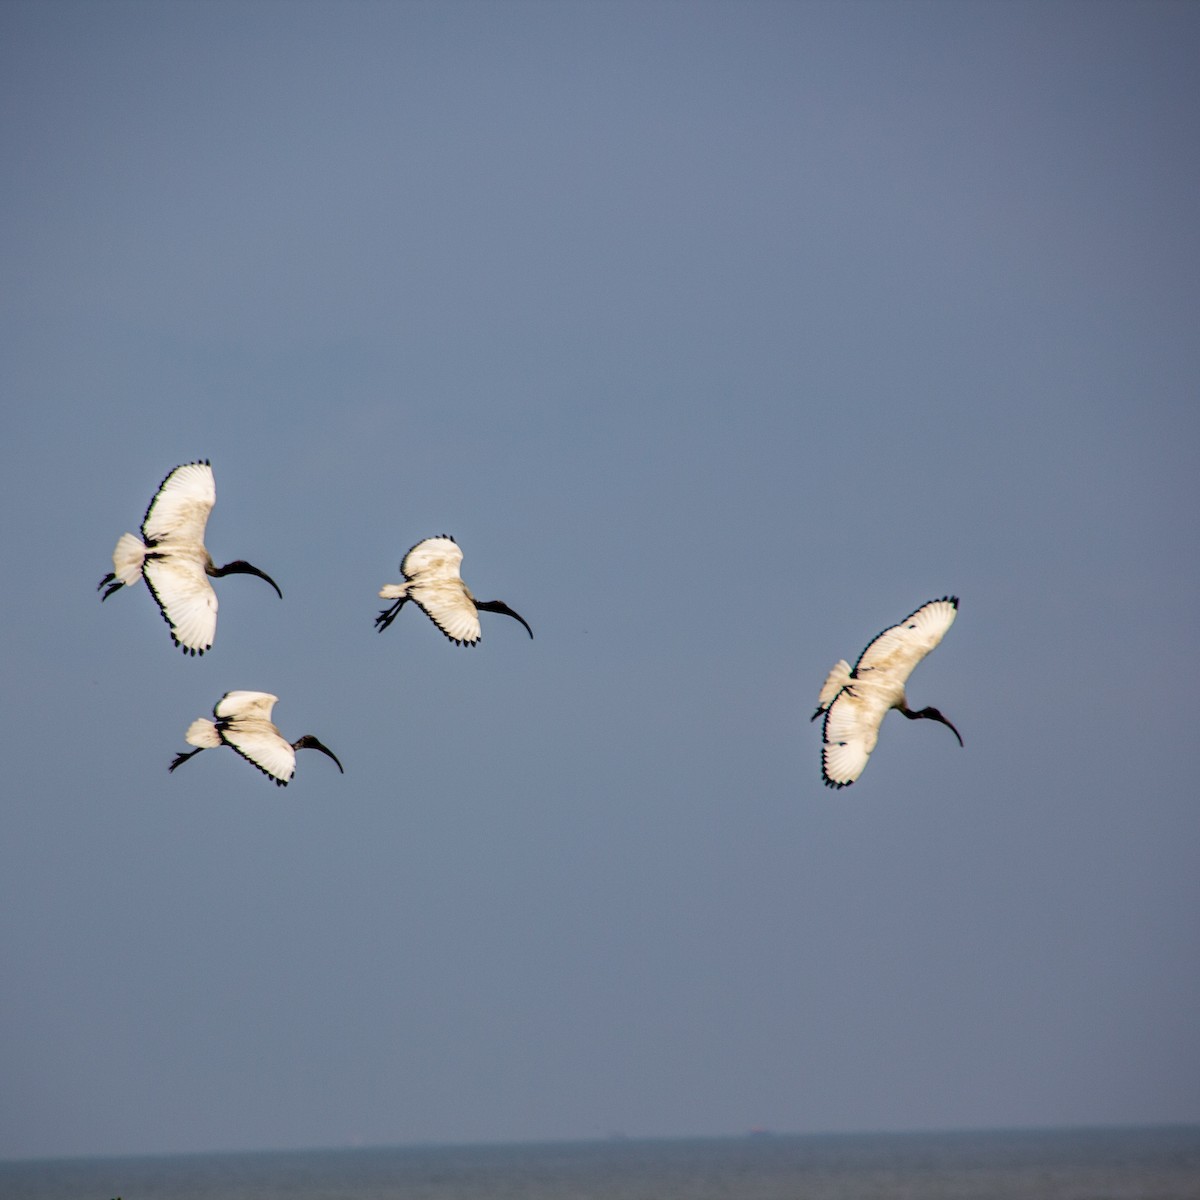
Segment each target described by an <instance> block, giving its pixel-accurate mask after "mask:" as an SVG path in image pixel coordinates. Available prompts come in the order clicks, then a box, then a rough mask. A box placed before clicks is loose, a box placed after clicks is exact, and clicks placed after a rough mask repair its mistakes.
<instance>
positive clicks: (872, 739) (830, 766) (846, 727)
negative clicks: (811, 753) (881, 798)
mask: <svg viewBox="0 0 1200 1200" xmlns="http://www.w3.org/2000/svg"><path fill="white" fill-rule="evenodd" d="M887 710H888V705H887V703H886V696H884V695H882V694H880V693H878V692H877V691H875V690H874V689H870V690H867V689H863V690H862V691H860V690H859V687H857V686H856V685H855V684H854V682H853V680H851V682H850V685H849V686H848V687H843V688H842V690H841V691H840V692H839V693H838V694H837V697H836V698H835V699H834V701H833V703H832V704H831V705H830V706H829V711H828V712H827V713H826V714H825V725H824V729H823V735H822V736H823V739H824V743H825V744H824V745H823V746H822V747H821V771H822V774H823V775H824V777H825V782H826V783H827V784H828V785H829V786H830V787H835V788H841V787H847V786H849V785H850V784H852V783H853V782H854V781H855V780H856V779H857V778H858V777H859V776H860V775H861V774H862V773H863V768H864V767H865V766H866V765H867V759H869V758H870V757H871V751H872V750H874V749H875V743H876V742H878V741H879V726H880V724H881V723H882V721H883V718H884V716H885V714H886V713H887Z"/></svg>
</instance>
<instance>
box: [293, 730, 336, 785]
mask: <svg viewBox="0 0 1200 1200" xmlns="http://www.w3.org/2000/svg"><path fill="white" fill-rule="evenodd" d="M292 749H293V750H320V752H321V753H322V754H324V755H325V756H326V757H328V758H332V759H333V761H334V762H335V763H337V769H338V770H339V771H341V772H342V774H343V775H345V773H346V772H345V770H344V769H343V768H342V764H341V762H340V761H339V760H338V756H337V755H336V754H334V752H333V751H332V750H330V748H329V747H328V746H326V745H325V744H324V743H323V742H319V741H318V740H317V739H316V738H315V737H313V735H312V734H311V733H306V734H305V735H304V736H303V737H302V738H300V739H298V740H297V741H294V742H293V743H292Z"/></svg>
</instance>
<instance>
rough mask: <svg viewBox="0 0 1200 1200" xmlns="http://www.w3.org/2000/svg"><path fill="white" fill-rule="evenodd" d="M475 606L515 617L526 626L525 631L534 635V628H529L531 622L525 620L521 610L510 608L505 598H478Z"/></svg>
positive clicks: (531, 635) (485, 610)
mask: <svg viewBox="0 0 1200 1200" xmlns="http://www.w3.org/2000/svg"><path fill="white" fill-rule="evenodd" d="M475 607H476V608H478V609H482V610H483V611H484V612H494V613H504V615H505V616H508V617H515V618H516V619H517V620H518V621H520V622H521V624H522V625H524V626H525V632H526V633H527V634H529V636H530V637H533V630H532V629H530V628H529V622H528V621H526V620H525V618H524V617H523V616H521V614H520V613H519V612H515V611H514V610H513V609H511V608H509V607H508V605H507V604H505V603H504V601H503V600H476V601H475Z"/></svg>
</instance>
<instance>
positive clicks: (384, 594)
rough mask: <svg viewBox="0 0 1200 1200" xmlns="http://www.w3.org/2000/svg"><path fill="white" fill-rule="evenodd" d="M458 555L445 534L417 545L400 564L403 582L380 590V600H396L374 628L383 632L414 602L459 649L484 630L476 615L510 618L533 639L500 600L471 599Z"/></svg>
mask: <svg viewBox="0 0 1200 1200" xmlns="http://www.w3.org/2000/svg"><path fill="white" fill-rule="evenodd" d="M462 556H463V553H462V551H461V550H460V549H459V548H458V544H457V543H456V542H455V540H454V539H453V538H452V537H450V536H449V535H448V534H443V535H442V536H441V537H431V538H426V539H425V540H424V541H423V542H418V543H417V544H416V545H415V546H414V547H413V548H412V549H411V550H410V551H409V552H408V553H407V554H406V555H405V556H404V561H403V562H402V563H401V564H400V573H401V574H402V575H403V576H404V582H403V583H389V584H385V585H384V586H383V587H382V588H380V589H379V597H380V599H381V600H395V601H396V603H395V604H393V605H392V606H391V608H385V609H384V610H383V612H381V613H380V614H379V616H377V617H376V618H375V628H376V629H378V630H379V632H380V633H382V632H383V631H384V630H385V629H386V628H387V627H388V626H389V625H390V624H391V623H392V622H393V621H394V620H395V619H396V616H397V614H398V613H399V612H400V610H401V609H402V608H403V607H404V603H405V601H406V600H415V601H416V603H417V605H418V606H419V607H420V608H421V609H422V610H423V611H424V613H425V615H426V616H427V617H428V618H429V619H430V620H431V621H432V622H433V623H434V624H435V625H436V626H437V627H438V628H439V629H440V630H441V631H442V632H443V633H444V634H445V635H446V636H447V637H448V638H449V639H450V640H451V641H452V642H456V643H457V644H458V645H460V646H474V645H475V643H476V642H477V641H479V639H480V637H482V636H483V631H482V630H481V629H480V627H479V613H480V611H483V612H496V613H505V614H507V615H508V616H510V617H515V618H516V619H517V620H518V621H520V622H521V624H522V625H524V626H525V630H526V632H527V633H528V634H529V636H530V637H533V630H532V629H530V628H529V622H528V621H526V620H525V618H524V617H523V616H521V614H520V613H516V612H513V610H512V609H511V608H509V607H508V605H507V604H505V603H504V601H503V600H476V599H475V597H474V596H472V595H471V590H470V588H468V587H467V585H466V584H465V583H463V581H462V576H461V575H460V574H459V573H458V564H459V563H461V562H462Z"/></svg>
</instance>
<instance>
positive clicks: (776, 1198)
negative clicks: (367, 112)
mask: <svg viewBox="0 0 1200 1200" xmlns="http://www.w3.org/2000/svg"><path fill="white" fill-rule="evenodd" d="M116 1196H120V1197H122V1200H282V1198H283V1197H288V1198H289V1200H351V1198H354V1200H485V1198H486V1200H518V1198H519V1200H870V1198H872V1197H881V1198H882V1197H887V1198H889V1200H890V1198H896V1200H908V1198H911V1200H942V1198H945V1200H1025V1198H1028V1200H1200V1127H1193V1126H1172V1127H1164V1128H1152V1129H1075V1130H1021V1131H995V1132H986V1133H939V1134H931V1133H919V1134H917V1133H914V1134H836V1135H811V1136H807V1135H806V1136H800V1135H797V1136H793V1135H763V1136H753V1137H743V1138H697V1139H680V1140H662V1141H650V1140H647V1141H642V1140H630V1141H616V1140H614V1141H606V1142H559V1143H542V1144H535V1145H507V1146H499V1145H494V1146H428V1147H393V1148H383V1147H380V1148H370V1149H345V1150H298V1151H271V1152H256V1153H243V1154H190V1155H167V1156H159V1157H146V1158H88V1159H52V1160H49V1159H48V1160H28V1161H20V1162H7V1163H0V1197H3V1200H9V1198H12V1200H111V1198H112V1197H116Z"/></svg>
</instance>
